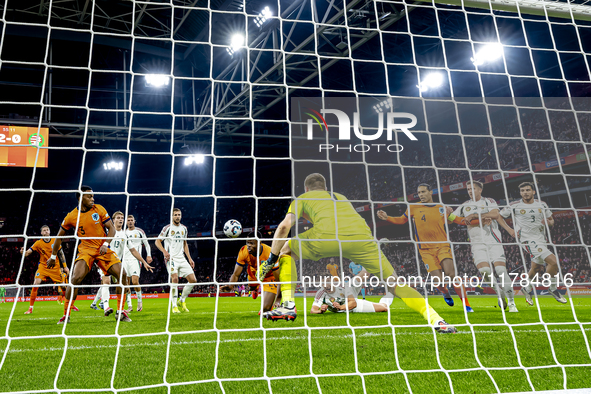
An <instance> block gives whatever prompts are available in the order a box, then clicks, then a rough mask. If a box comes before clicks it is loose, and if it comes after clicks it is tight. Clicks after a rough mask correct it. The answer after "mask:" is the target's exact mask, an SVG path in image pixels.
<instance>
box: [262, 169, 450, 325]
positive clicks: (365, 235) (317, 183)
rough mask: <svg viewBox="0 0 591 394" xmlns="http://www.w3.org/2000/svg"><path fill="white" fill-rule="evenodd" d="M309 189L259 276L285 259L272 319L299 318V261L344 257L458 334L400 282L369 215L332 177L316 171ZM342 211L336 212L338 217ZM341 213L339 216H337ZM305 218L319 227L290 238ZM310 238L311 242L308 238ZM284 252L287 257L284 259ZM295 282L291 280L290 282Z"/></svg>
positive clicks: (431, 319) (306, 183) (296, 204)
mask: <svg viewBox="0 0 591 394" xmlns="http://www.w3.org/2000/svg"><path fill="white" fill-rule="evenodd" d="M304 188H305V193H304V194H302V195H300V196H299V197H297V198H296V199H295V200H294V201H293V202H292V203H291V205H290V206H289V210H288V212H287V214H286V215H285V218H284V219H283V221H282V222H281V224H279V226H278V227H277V230H276V231H275V235H274V237H273V244H272V246H271V254H270V255H269V258H268V259H267V260H266V261H264V262H262V263H261V265H260V267H259V270H258V273H257V276H258V278H264V277H265V275H266V274H267V272H269V270H271V269H272V268H273V266H274V265H275V263H276V262H277V260H279V281H280V282H282V283H281V294H282V298H283V304H282V305H281V307H279V308H276V309H274V310H273V311H269V312H265V313H264V314H263V317H265V318H266V319H268V320H280V319H284V320H288V321H289V320H295V318H296V317H297V312H296V309H295V299H294V293H295V282H296V281H297V270H296V266H295V260H294V259H297V258H298V256H300V257H301V258H303V259H310V260H319V259H321V258H324V257H339V256H340V254H341V253H340V251H341V250H342V255H343V257H344V258H347V259H350V260H353V261H355V262H356V263H358V264H361V265H362V266H363V267H364V268H365V269H366V270H367V271H368V272H370V273H372V274H374V275H376V276H377V277H379V278H380V279H382V280H384V281H386V280H387V279H388V278H391V279H390V280H389V281H388V282H389V285H388V286H387V287H388V291H389V292H390V293H391V294H393V295H395V296H396V297H399V298H401V299H402V301H403V302H404V303H405V304H406V305H408V306H409V307H410V308H412V309H414V310H415V311H417V312H419V313H420V314H421V315H423V317H424V318H425V319H426V320H427V321H428V322H429V324H431V325H433V326H434V327H435V329H436V330H437V331H438V332H440V333H455V332H456V329H455V327H453V326H450V325H449V324H447V323H446V322H445V321H444V320H443V319H442V318H441V316H439V314H438V313H437V312H436V311H435V310H434V309H433V308H432V307H431V306H429V305H427V303H426V301H425V299H424V298H423V297H422V296H421V294H419V292H417V291H416V290H415V289H413V288H412V287H410V286H407V285H404V286H397V285H396V273H395V272H394V269H393V268H392V265H391V264H390V262H389V261H388V259H387V258H386V256H385V255H384V254H383V253H382V252H381V251H380V249H379V248H378V245H377V243H376V241H375V239H374V237H373V235H372V233H371V230H370V229H369V227H368V226H367V223H366V222H365V219H363V218H362V217H361V216H360V215H359V214H358V213H357V211H355V208H353V206H352V205H351V203H350V202H349V201H347V198H346V197H345V196H343V195H341V194H338V193H332V194H331V193H329V192H327V190H326V180H325V179H324V177H323V176H322V175H321V174H310V175H308V176H307V177H306V180H305V181H304ZM335 212H336V215H335ZM335 216H336V217H335ZM300 217H304V218H305V219H307V220H309V221H310V222H311V223H312V224H314V227H313V228H311V229H309V230H307V231H305V232H303V233H301V234H299V235H298V236H297V237H295V238H292V239H290V240H289V241H286V240H285V239H286V238H287V236H288V234H289V232H290V230H291V228H292V227H293V225H294V224H295V223H297V221H298V219H299V218H300ZM308 240H310V241H308ZM279 256H281V257H279ZM286 282H291V283H286Z"/></svg>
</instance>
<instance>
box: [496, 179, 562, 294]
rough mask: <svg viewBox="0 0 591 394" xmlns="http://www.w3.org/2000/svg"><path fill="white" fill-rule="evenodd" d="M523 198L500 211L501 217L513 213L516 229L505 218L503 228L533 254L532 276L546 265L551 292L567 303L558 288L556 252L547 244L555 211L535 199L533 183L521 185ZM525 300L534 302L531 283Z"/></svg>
mask: <svg viewBox="0 0 591 394" xmlns="http://www.w3.org/2000/svg"><path fill="white" fill-rule="evenodd" d="M519 193H520V194H521V200H519V201H514V202H512V203H511V204H510V205H509V206H508V207H505V208H504V209H503V210H502V211H501V216H503V217H505V218H508V217H510V216H511V215H513V225H514V227H515V230H513V229H512V228H511V227H509V226H508V225H507V223H505V222H504V221H499V224H500V225H501V227H503V228H504V229H505V230H507V231H508V232H509V234H511V236H512V237H516V239H517V242H519V243H520V244H521V245H522V246H523V248H524V249H525V251H526V252H527V253H528V254H529V255H530V257H531V261H532V265H531V268H530V270H529V279H530V280H532V279H533V278H534V277H535V275H536V274H542V272H543V271H544V266H546V273H548V274H550V288H549V289H548V291H549V293H550V294H552V296H554V298H555V299H556V301H558V302H560V303H561V304H566V303H567V300H566V298H564V297H563V296H562V294H560V293H559V292H558V290H557V274H558V261H557V259H556V256H555V255H554V253H552V252H551V251H550V250H549V249H548V247H547V239H546V231H545V229H546V224H548V226H549V227H552V226H554V218H553V217H552V211H550V209H548V205H546V203H545V202H543V201H535V200H534V197H535V195H536V190H535V188H534V184H533V183H531V182H523V183H522V184H520V185H519ZM522 291H523V293H524V295H525V300H526V301H527V303H528V304H529V305H533V304H534V301H533V299H532V296H531V292H532V291H533V287H532V285H531V283H530V284H528V285H527V286H526V287H525V288H522Z"/></svg>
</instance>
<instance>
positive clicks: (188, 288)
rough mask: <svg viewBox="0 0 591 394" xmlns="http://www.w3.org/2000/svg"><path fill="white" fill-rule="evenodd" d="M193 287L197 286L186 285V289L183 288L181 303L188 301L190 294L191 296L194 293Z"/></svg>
mask: <svg viewBox="0 0 591 394" xmlns="http://www.w3.org/2000/svg"><path fill="white" fill-rule="evenodd" d="M193 287H195V285H191V284H186V285H185V287H184V288H183V294H182V295H181V302H185V300H186V299H187V297H188V296H189V294H191V292H192V291H193Z"/></svg>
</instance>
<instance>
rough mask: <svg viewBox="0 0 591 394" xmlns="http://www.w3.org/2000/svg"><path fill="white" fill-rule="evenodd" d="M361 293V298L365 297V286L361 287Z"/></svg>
mask: <svg viewBox="0 0 591 394" xmlns="http://www.w3.org/2000/svg"><path fill="white" fill-rule="evenodd" d="M361 295H362V296H363V299H365V287H362V288H361Z"/></svg>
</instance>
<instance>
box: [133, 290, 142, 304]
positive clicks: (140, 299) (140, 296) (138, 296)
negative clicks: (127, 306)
mask: <svg viewBox="0 0 591 394" xmlns="http://www.w3.org/2000/svg"><path fill="white" fill-rule="evenodd" d="M135 294H137V302H142V291H141V290H140V291H136V292H135Z"/></svg>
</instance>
